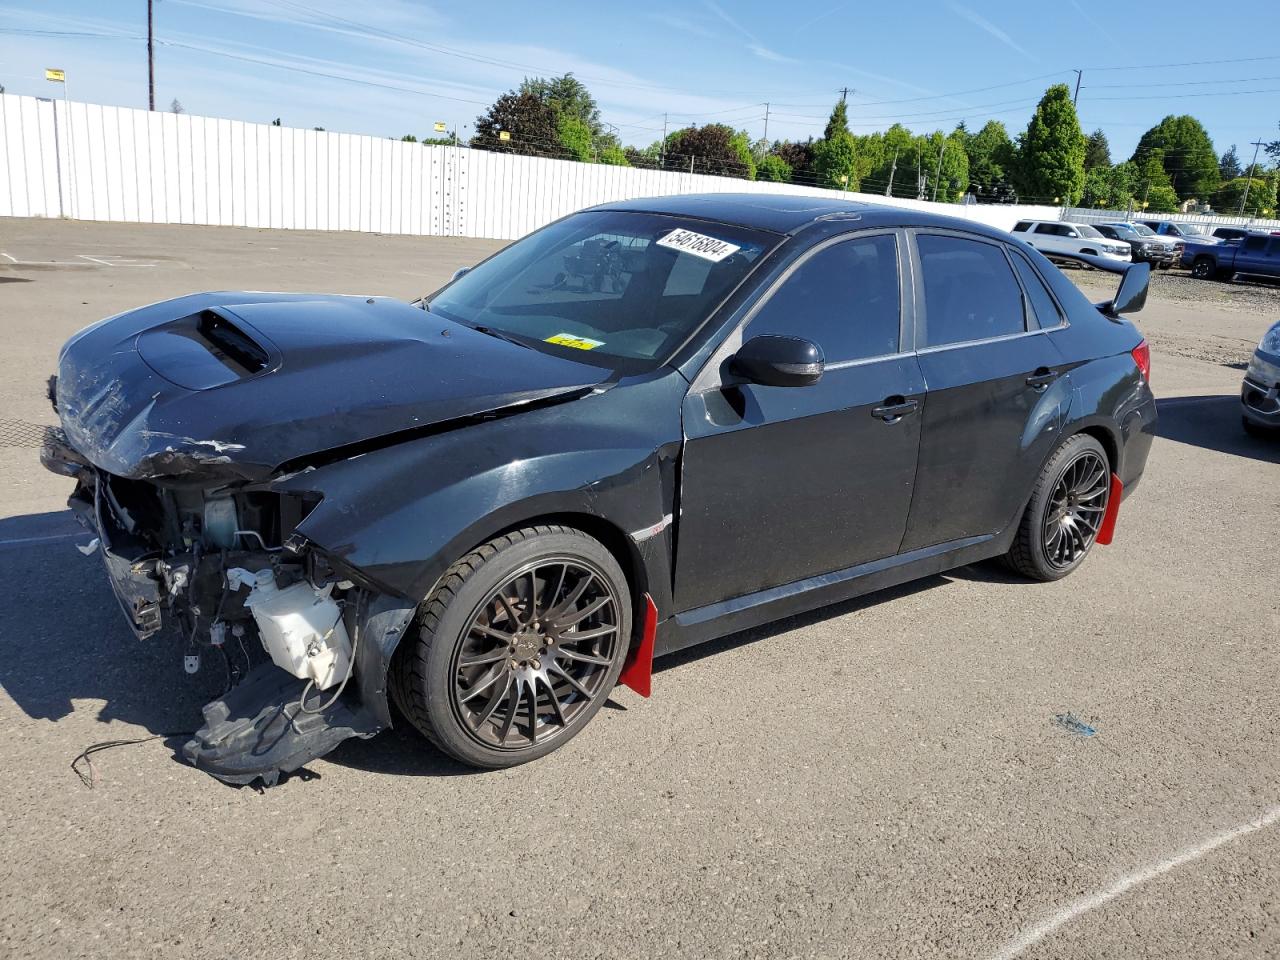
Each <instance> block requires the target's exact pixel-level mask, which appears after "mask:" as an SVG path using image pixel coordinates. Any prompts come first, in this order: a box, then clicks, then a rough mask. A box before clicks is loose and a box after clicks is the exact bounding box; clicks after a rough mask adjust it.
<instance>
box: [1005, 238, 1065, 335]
mask: <svg viewBox="0 0 1280 960" xmlns="http://www.w3.org/2000/svg"><path fill="white" fill-rule="evenodd" d="M1012 259H1013V266H1014V268H1015V269H1016V270H1017V271H1018V276H1019V277H1021V278H1022V288H1023V289H1024V290H1026V291H1027V299H1028V300H1030V301H1031V310H1032V312H1033V313H1034V314H1035V318H1036V320H1037V321H1038V322H1039V325H1040V326H1041V327H1056V326H1058V325H1059V324H1061V323H1062V322H1063V320H1062V311H1061V310H1059V309H1058V305H1057V303H1055V302H1054V299H1053V297H1052V296H1051V295H1050V294H1049V290H1048V288H1046V287H1045V285H1044V281H1043V280H1042V279H1040V274H1038V273H1036V269H1035V267H1033V266H1031V264H1030V263H1029V262H1028V261H1027V258H1026V257H1024V256H1023V255H1022V254H1020V253H1015V254H1014V255H1013V257H1012Z"/></svg>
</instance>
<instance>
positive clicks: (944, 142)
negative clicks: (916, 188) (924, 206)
mask: <svg viewBox="0 0 1280 960" xmlns="http://www.w3.org/2000/svg"><path fill="white" fill-rule="evenodd" d="M946 152H947V138H946V137H943V138H942V149H941V150H939V151H938V168H937V169H936V170H934V172H933V197H932V199H933V200H935V201H936V200H937V199H938V181H939V180H941V179H942V155H943V154H944V153H946Z"/></svg>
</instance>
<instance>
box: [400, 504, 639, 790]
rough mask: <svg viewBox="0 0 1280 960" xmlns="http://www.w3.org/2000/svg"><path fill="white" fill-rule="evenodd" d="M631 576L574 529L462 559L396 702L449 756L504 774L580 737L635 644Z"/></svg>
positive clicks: (405, 651) (534, 532)
mask: <svg viewBox="0 0 1280 960" xmlns="http://www.w3.org/2000/svg"><path fill="white" fill-rule="evenodd" d="M632 622H633V610H632V594H631V588H630V586H629V584H628V582H627V578H626V575H625V574H624V573H623V571H622V568H621V567H620V566H619V564H618V561H617V560H616V559H615V558H614V556H613V555H612V554H611V553H610V552H609V551H608V550H607V549H606V548H605V547H604V545H603V544H601V543H600V542H599V541H598V540H595V539H594V538H592V537H590V536H589V535H587V534H586V533H584V532H583V531H581V530H578V529H575V528H573V527H565V526H559V525H550V524H548V525H539V526H532V527H527V528H525V529H523V530H516V531H513V532H511V533H506V534H503V535H501V536H499V537H495V538H494V539H492V540H490V541H489V542H487V543H484V544H481V545H480V546H479V547H476V548H475V549H474V550H472V551H471V552H470V553H468V554H466V555H465V556H464V557H462V558H461V559H459V560H458V561H457V562H456V563H454V564H453V566H451V567H450V568H449V569H448V570H447V571H446V572H445V574H444V576H442V577H441V579H440V582H439V583H438V584H437V585H436V587H435V589H434V590H433V591H432V592H431V594H430V596H428V597H427V599H426V600H425V601H423V603H422V605H421V606H420V607H419V610H418V617H417V621H416V623H417V636H416V637H414V636H412V635H409V636H406V637H405V638H404V640H403V641H401V644H400V648H399V649H397V651H396V654H395V657H394V659H393V662H392V668H391V693H392V696H393V698H394V700H395V704H396V706H397V707H398V708H399V710H400V712H401V713H402V714H404V716H405V717H407V718H408V719H409V721H410V722H411V723H412V724H413V725H414V726H415V727H417V728H418V729H419V730H420V731H421V732H422V733H423V734H424V735H425V736H426V737H427V739H429V740H430V741H431V742H432V743H434V744H435V745H436V746H438V747H439V748H440V749H441V750H443V751H444V752H445V753H448V754H449V755H450V756H452V757H454V758H455V759H458V760H461V761H463V762H464V763H469V764H472V765H473V766H478V767H487V768H498V767H510V766H514V765H516V764H518V763H524V762H526V761H529V760H533V759H536V758H537V757H540V756H543V755H544V754H547V753H550V752H551V751H552V750H555V749H557V748H558V747H560V746H562V745H563V744H564V743H565V742H567V741H568V740H569V739H570V738H572V737H573V736H575V735H576V734H577V733H578V732H579V731H580V730H581V729H582V728H583V727H585V726H586V724H587V723H588V722H589V721H590V719H591V718H592V717H593V716H594V715H595V714H596V712H597V711H598V710H599V709H600V708H601V707H602V706H603V705H604V702H605V701H606V700H607V699H608V698H609V695H610V694H611V693H612V692H613V689H614V686H615V685H616V684H617V681H618V674H619V673H620V672H621V671H622V665H623V662H624V660H625V658H626V654H627V650H628V647H629V644H630V642H631V625H632Z"/></svg>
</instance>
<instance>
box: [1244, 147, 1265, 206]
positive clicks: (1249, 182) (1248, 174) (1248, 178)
mask: <svg viewBox="0 0 1280 960" xmlns="http://www.w3.org/2000/svg"><path fill="white" fill-rule="evenodd" d="M1261 146H1263V141H1261V140H1255V141H1253V162H1252V163H1250V164H1249V169H1248V170H1246V171H1245V174H1244V196H1242V197H1241V198H1240V210H1239V213H1240V215H1241V216H1244V205H1245V204H1246V203H1248V202H1249V188H1250V187H1251V186H1253V171H1254V170H1255V169H1256V168H1257V166H1258V148H1259V147H1261Z"/></svg>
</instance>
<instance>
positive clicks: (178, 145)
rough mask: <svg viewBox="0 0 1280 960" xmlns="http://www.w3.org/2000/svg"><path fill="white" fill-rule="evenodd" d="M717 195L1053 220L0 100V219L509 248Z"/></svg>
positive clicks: (1003, 222)
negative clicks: (660, 205) (554, 228)
mask: <svg viewBox="0 0 1280 960" xmlns="http://www.w3.org/2000/svg"><path fill="white" fill-rule="evenodd" d="M722 192H748V193H787V194H799V195H812V196H845V197H848V198H849V199H860V200H867V201H870V202H874V203H884V204H891V205H893V206H902V207H920V208H925V209H931V210H936V211H937V212H940V213H945V214H949V215H951V216H957V217H963V218H966V219H970V220H976V221H980V222H982V223H987V224H991V225H993V226H997V227H1001V228H1003V229H1006V230H1007V229H1009V228H1010V227H1011V226H1013V224H1014V222H1015V221H1016V220H1018V219H1020V218H1023V217H1029V218H1035V219H1041V220H1057V219H1059V216H1060V211H1059V209H1058V208H1056V207H1030V206H1017V207H1014V206H985V205H984V206H959V205H953V204H939V203H929V202H926V201H919V200H903V199H899V198H889V197H881V196H877V195H862V194H855V193H845V194H840V193H836V192H835V191H830V190H822V189H819V188H815V187H800V186H793V185H790V184H776V183H755V182H751V181H747V180H737V179H733V178H729V177H712V176H706V175H702V174H688V173H675V172H670V171H658V170H639V169H635V168H631V167H611V166H605V165H600V164H587V163H576V162H573V161H567V160H546V159H541V158H538V157H523V156H515V155H512V154H498V153H490V152H487V151H482V150H469V149H466V148H459V147H435V146H424V145H422V144H418V143H403V142H401V141H399V140H389V139H383V138H379V137H367V136H357V135H354V134H347V133H329V132H325V131H322V130H301V129H295V128H292V127H274V126H268V125H264V124H255V123H245V122H243V121H240V120H227V119H219V118H216V117H197V116H191V115H189V114H173V113H158V112H157V113H153V112H148V111H146V110H133V109H129V108H126V107H108V106H99V105H97V104H90V103H76V102H71V103H66V102H64V101H52V100H45V99H40V98H36V97H21V96H14V95H12V94H0V216H11V217H69V218H72V219H77V220H112V221H127V222H134V223H193V224H211V225H222V226H240V227H275V228H283V229H297V230H359V231H364V232H373V233H403V234H414V235H420V236H462V237H491V238H495V239H510V238H514V237H519V236H523V235H524V234H526V233H528V232H529V231H531V230H534V229H536V228H538V227H540V226H542V225H543V224H546V223H549V222H551V221H552V220H554V219H556V218H557V217H560V216H563V215H565V214H566V213H571V212H572V211H574V210H579V209H581V208H583V207H588V206H591V205H593V204H597V203H605V202H608V201H610V200H625V199H629V198H633V197H644V196H662V195H670V194H681V193H722Z"/></svg>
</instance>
